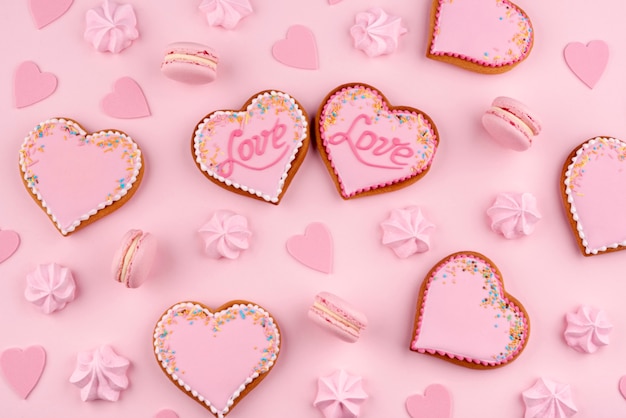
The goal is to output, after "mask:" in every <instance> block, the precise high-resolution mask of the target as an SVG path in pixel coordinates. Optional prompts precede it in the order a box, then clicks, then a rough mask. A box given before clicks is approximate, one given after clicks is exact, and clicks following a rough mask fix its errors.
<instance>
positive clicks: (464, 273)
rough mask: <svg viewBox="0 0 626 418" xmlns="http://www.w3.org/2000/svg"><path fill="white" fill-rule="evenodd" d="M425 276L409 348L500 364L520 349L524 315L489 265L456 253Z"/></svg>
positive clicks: (524, 332) (523, 340) (524, 336)
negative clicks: (508, 295) (414, 331)
mask: <svg viewBox="0 0 626 418" xmlns="http://www.w3.org/2000/svg"><path fill="white" fill-rule="evenodd" d="M425 280H427V283H426V288H425V290H424V293H423V296H422V299H421V301H420V305H419V306H420V310H419V312H418V315H419V316H418V325H417V330H416V333H415V335H414V337H413V341H412V342H411V350H414V351H417V352H420V353H429V354H439V355H441V356H447V357H450V358H455V359H458V360H461V361H464V362H467V363H468V365H471V364H479V365H483V366H497V365H501V364H505V363H507V362H509V361H511V360H513V359H515V358H516V357H517V356H518V355H519V354H520V353H521V352H522V350H523V348H524V345H525V343H526V340H527V339H528V330H529V323H528V318H526V316H525V314H524V312H523V311H522V310H521V309H520V307H519V306H517V305H516V304H515V303H514V302H513V301H512V300H510V299H509V298H508V297H507V296H506V295H505V293H504V286H503V284H502V278H501V277H499V276H498V275H497V272H496V269H495V266H492V265H490V264H489V263H488V262H487V261H485V260H483V259H481V258H479V257H478V256H475V255H471V254H469V255H466V254H464V253H456V254H453V255H451V256H449V257H448V258H446V259H444V260H443V261H442V262H440V263H439V264H438V265H437V267H436V268H435V270H434V271H433V273H432V274H431V275H430V276H429V277H427V278H426V279H425Z"/></svg>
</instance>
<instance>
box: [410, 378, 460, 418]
mask: <svg viewBox="0 0 626 418" xmlns="http://www.w3.org/2000/svg"><path fill="white" fill-rule="evenodd" d="M406 410H407V412H408V413H409V415H410V416H411V418H450V417H452V396H451V395H450V392H448V389H447V388H446V387H445V386H443V385H438V384H435V385H430V386H428V387H427V388H426V390H424V395H412V396H409V397H408V399H407V400H406Z"/></svg>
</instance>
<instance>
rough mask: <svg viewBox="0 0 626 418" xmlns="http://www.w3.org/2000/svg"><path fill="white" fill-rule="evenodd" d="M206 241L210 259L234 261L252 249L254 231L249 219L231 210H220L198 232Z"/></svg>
mask: <svg viewBox="0 0 626 418" xmlns="http://www.w3.org/2000/svg"><path fill="white" fill-rule="evenodd" d="M198 234H199V235H200V238H202V240H203V241H204V253H205V254H206V255H208V256H209V257H210V258H214V259H220V258H228V259H230V260H234V259H236V258H239V255H240V254H241V253H242V252H243V251H245V250H247V249H248V248H249V247H250V237H251V236H252V231H250V230H249V229H248V219H247V218H246V217H245V216H243V215H239V214H237V213H235V212H231V211H229V210H218V211H217V212H215V213H214V214H213V216H211V219H209V221H208V222H207V223H205V224H204V225H202V226H201V227H200V229H199V230H198Z"/></svg>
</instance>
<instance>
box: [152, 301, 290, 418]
mask: <svg viewBox="0 0 626 418" xmlns="http://www.w3.org/2000/svg"><path fill="white" fill-rule="evenodd" d="M153 341H154V349H155V350H154V352H155V356H156V359H157V361H158V363H159V365H160V366H161V369H162V370H163V372H164V373H165V374H166V375H167V377H168V378H169V379H170V380H171V381H172V383H174V384H175V386H176V387H177V388H178V389H180V390H182V391H183V392H184V393H185V394H187V395H189V396H191V397H192V398H193V399H194V400H195V401H196V402H199V403H200V404H201V405H202V406H204V407H205V408H207V409H208V410H209V411H210V412H211V413H212V414H213V415H214V416H215V417H216V418H223V417H224V416H226V415H227V414H228V413H229V412H230V411H231V410H232V409H233V408H234V407H235V406H236V405H237V403H238V402H239V401H241V399H242V398H243V397H244V396H245V395H247V394H248V393H249V392H250V391H251V390H252V389H253V388H254V387H256V386H257V385H258V384H259V383H260V382H261V380H263V379H264V378H265V377H266V376H267V374H268V373H269V372H270V371H271V369H272V367H274V364H275V362H276V359H277V358H278V354H279V350H280V343H281V335H280V331H279V328H278V324H277V323H276V321H275V320H274V318H273V317H272V316H271V315H270V314H269V312H267V311H266V310H265V309H263V308H261V307H260V306H258V305H256V304H254V303H251V302H246V301H231V302H228V303H226V304H225V305H223V306H221V307H219V308H217V309H216V310H212V309H210V308H207V307H206V306H204V305H202V304H200V303H197V302H180V303H177V304H176V305H174V306H172V307H171V308H169V309H168V310H167V311H166V312H165V313H164V314H163V316H162V317H161V319H159V322H158V323H157V325H156V328H155V329H154V340H153Z"/></svg>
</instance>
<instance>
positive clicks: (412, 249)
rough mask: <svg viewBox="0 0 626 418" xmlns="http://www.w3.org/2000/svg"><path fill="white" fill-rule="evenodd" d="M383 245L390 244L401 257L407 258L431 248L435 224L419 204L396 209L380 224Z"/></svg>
mask: <svg viewBox="0 0 626 418" xmlns="http://www.w3.org/2000/svg"><path fill="white" fill-rule="evenodd" d="M380 226H381V228H382V230H383V239H382V242H383V245H386V246H388V247H389V248H391V249H392V250H393V252H394V253H396V255H397V256H398V257H400V258H407V257H409V256H411V255H413V254H416V253H423V252H426V251H428V250H429V249H430V235H431V234H432V231H433V230H434V229H435V225H434V224H432V223H430V222H429V221H428V220H427V219H426V218H424V215H422V210H421V209H420V208H419V207H417V206H409V207H408V208H405V209H394V210H392V211H391V214H390V215H389V218H387V219H386V220H385V221H383V222H382V223H381V224H380Z"/></svg>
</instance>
